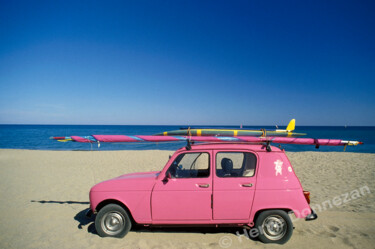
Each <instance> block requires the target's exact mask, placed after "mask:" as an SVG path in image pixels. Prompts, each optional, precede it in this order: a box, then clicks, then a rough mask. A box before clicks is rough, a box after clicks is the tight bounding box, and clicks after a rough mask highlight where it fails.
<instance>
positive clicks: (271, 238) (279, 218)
mask: <svg viewBox="0 0 375 249" xmlns="http://www.w3.org/2000/svg"><path fill="white" fill-rule="evenodd" d="M255 226H256V228H257V229H259V240H260V241H262V242H263V243H277V244H284V243H286V242H287V241H288V240H289V239H290V237H291V236H292V234H293V223H292V221H291V220H290V218H289V216H288V214H287V213H286V212H285V211H282V210H267V211H264V212H262V213H261V214H260V215H259V216H258V218H257V219H256V221H255Z"/></svg>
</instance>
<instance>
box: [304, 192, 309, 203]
mask: <svg viewBox="0 0 375 249" xmlns="http://www.w3.org/2000/svg"><path fill="white" fill-rule="evenodd" d="M303 195H304V196H305V198H306V201H307V203H308V204H310V192H309V191H303Z"/></svg>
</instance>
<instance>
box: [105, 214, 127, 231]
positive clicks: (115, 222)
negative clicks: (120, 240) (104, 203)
mask: <svg viewBox="0 0 375 249" xmlns="http://www.w3.org/2000/svg"><path fill="white" fill-rule="evenodd" d="M100 223H101V224H100V225H101V227H102V229H103V231H105V233H107V234H108V235H116V234H118V233H120V232H121V231H122V229H123V228H124V227H125V218H124V216H123V215H122V214H121V213H119V212H110V213H106V214H105V215H104V217H103V219H102V220H101V222H100Z"/></svg>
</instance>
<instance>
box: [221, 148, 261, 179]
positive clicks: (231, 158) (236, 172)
mask: <svg viewBox="0 0 375 249" xmlns="http://www.w3.org/2000/svg"><path fill="white" fill-rule="evenodd" d="M255 167H256V156H255V155H254V154H253V153H249V152H218V153H217V154H216V175H217V176H218V177H252V176H254V174H255Z"/></svg>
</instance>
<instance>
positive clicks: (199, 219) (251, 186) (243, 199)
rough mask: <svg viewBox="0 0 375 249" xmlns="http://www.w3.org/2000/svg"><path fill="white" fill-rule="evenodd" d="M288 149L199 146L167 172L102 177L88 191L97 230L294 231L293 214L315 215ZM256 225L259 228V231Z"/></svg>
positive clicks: (275, 237)
mask: <svg viewBox="0 0 375 249" xmlns="http://www.w3.org/2000/svg"><path fill="white" fill-rule="evenodd" d="M309 198H310V193H309V192H307V191H303V189H302V186H301V183H300V181H299V180H298V178H297V176H296V175H295V173H294V170H293V167H292V165H291V164H290V162H289V160H288V158H287V156H286V155H285V153H284V151H282V150H280V149H278V148H276V147H273V146H265V145H249V144H233V143H222V144H201V145H192V146H187V147H186V148H181V149H179V150H177V151H176V152H175V153H174V155H173V156H172V157H171V158H170V160H169V161H168V163H167V164H166V166H165V167H164V169H163V170H162V171H157V172H146V173H134V174H127V175H122V176H119V177H117V178H114V179H111V180H107V181H104V182H101V183H99V184H97V185H95V186H94V187H92V189H91V191H90V210H89V213H88V214H87V215H88V216H91V215H92V214H93V213H96V219H95V227H96V230H97V232H98V234H99V235H100V236H103V237H104V236H109V237H119V238H121V237H123V236H125V235H126V234H127V233H128V231H129V230H130V228H131V226H132V224H134V223H137V224H141V225H146V226H148V225H158V226H160V225H190V226H199V225H205V226H206V225H212V226H224V225H225V226H249V227H252V228H253V229H252V230H251V231H252V234H253V235H255V236H258V237H259V239H260V240H261V241H263V242H265V243H280V244H283V243H285V242H287V241H288V240H289V238H290V237H291V235H292V233H293V224H292V221H291V219H290V218H289V215H288V213H289V212H293V213H294V214H295V216H296V217H297V218H305V220H314V219H316V218H317V215H316V214H315V213H314V211H313V210H312V209H311V208H310V206H309V203H310V200H309ZM254 229H255V230H254Z"/></svg>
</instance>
